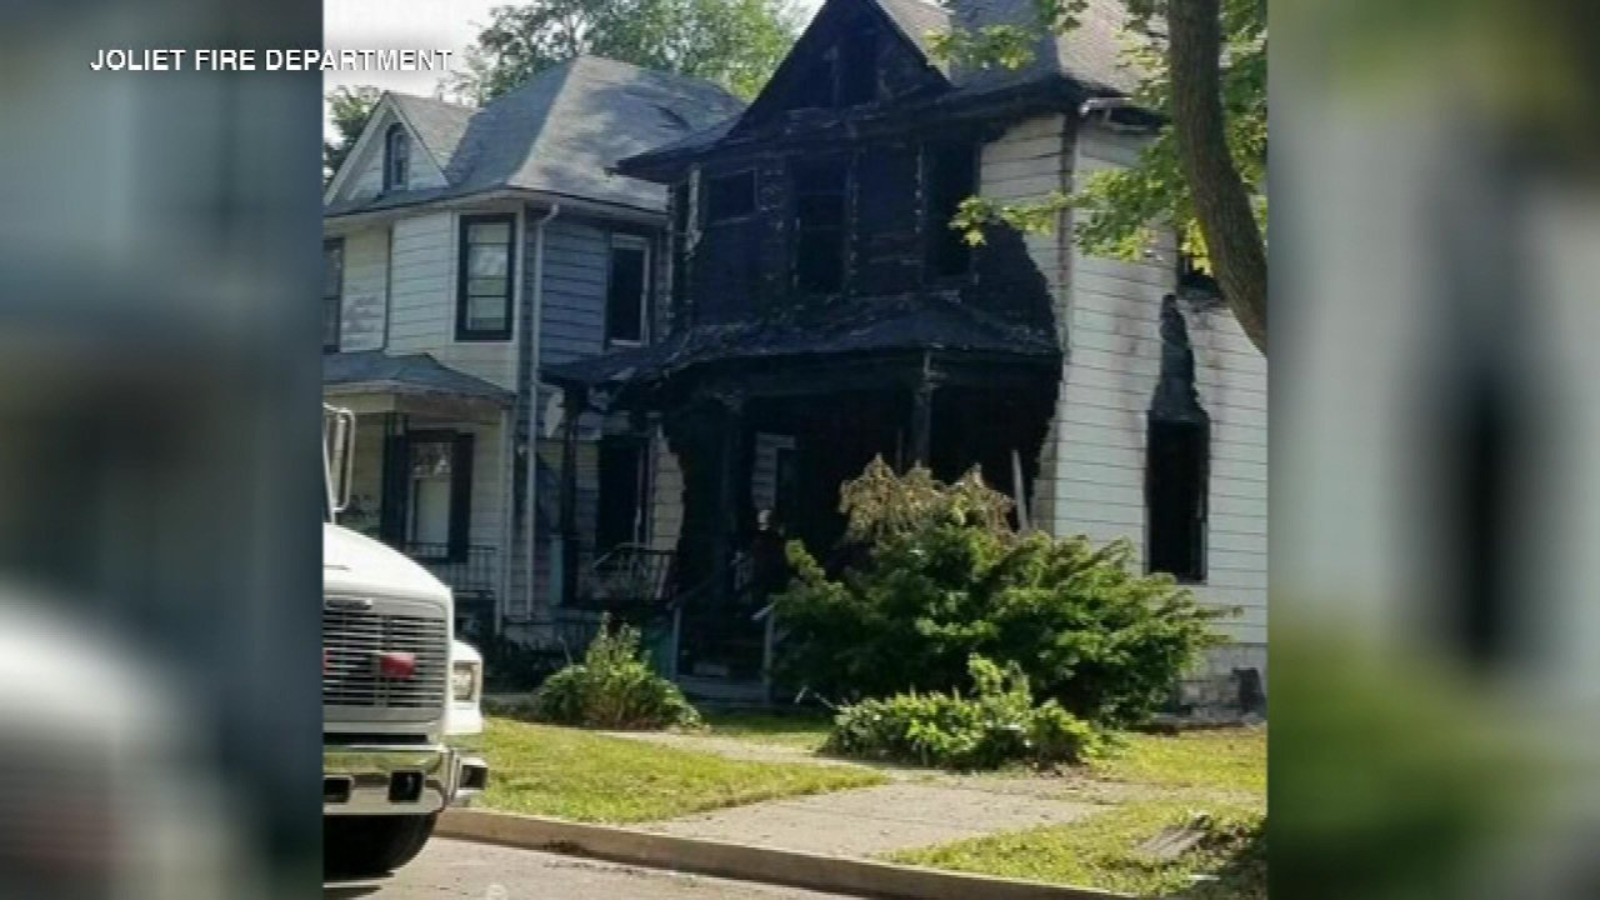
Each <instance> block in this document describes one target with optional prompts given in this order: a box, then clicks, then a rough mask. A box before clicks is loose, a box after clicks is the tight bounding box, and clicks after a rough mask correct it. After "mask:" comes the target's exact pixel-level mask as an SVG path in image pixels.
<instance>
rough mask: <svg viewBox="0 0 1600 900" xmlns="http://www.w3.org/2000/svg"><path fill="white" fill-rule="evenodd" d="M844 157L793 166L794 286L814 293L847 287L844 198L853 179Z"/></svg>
mask: <svg viewBox="0 0 1600 900" xmlns="http://www.w3.org/2000/svg"><path fill="white" fill-rule="evenodd" d="M849 176H850V169H849V166H848V165H847V164H846V163H845V161H843V160H830V161H826V162H811V163H800V164H797V165H796V166H795V168H794V197H795V234H796V241H795V264H794V273H795V287H797V288H799V289H800V290H801V291H804V292H807V293H813V294H832V293H837V292H839V291H840V290H841V289H843V287H844V253H845V205H846V203H845V201H846V196H847V187H848V185H849V181H850V177H849Z"/></svg>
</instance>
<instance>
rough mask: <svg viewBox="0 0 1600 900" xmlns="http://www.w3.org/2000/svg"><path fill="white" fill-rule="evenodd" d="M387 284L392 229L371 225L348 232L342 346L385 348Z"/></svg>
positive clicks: (347, 349)
mask: <svg viewBox="0 0 1600 900" xmlns="http://www.w3.org/2000/svg"><path fill="white" fill-rule="evenodd" d="M388 287H389V230H388V229H387V228H369V229H365V230H363V231H356V232H352V233H350V234H347V235H345V237H344V286H343V290H342V301H343V316H342V321H341V323H340V326H339V349H340V350H342V351H343V352H345V353H359V352H361V351H363V350H379V349H382V347H383V334H384V325H385V322H384V319H385V316H386V314H387V310H388V308H387V299H388V298H387V292H388Z"/></svg>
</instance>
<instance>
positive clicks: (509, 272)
mask: <svg viewBox="0 0 1600 900" xmlns="http://www.w3.org/2000/svg"><path fill="white" fill-rule="evenodd" d="M492 224H505V225H507V226H508V232H507V238H506V290H505V298H504V300H505V325H504V327H502V328H496V329H475V328H472V327H470V325H469V322H470V316H469V315H468V313H469V311H470V309H469V308H470V303H469V301H470V300H471V297H470V296H469V295H468V294H467V282H468V281H470V280H471V278H470V274H471V273H470V272H468V266H467V263H468V258H469V256H470V253H469V250H470V247H471V242H470V241H469V237H470V235H471V234H472V227H473V226H474V225H492ZM516 295H517V214H516V213H481V214H475V215H464V216H461V217H460V218H459V220H458V222H457V225H456V341H457V342H458V343H464V344H466V343H473V344H480V343H495V342H503V341H509V340H511V337H512V334H513V333H514V331H515V329H516V320H517V316H516V312H517V310H516ZM482 296H488V295H482Z"/></svg>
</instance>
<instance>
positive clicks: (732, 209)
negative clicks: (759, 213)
mask: <svg viewBox="0 0 1600 900" xmlns="http://www.w3.org/2000/svg"><path fill="white" fill-rule="evenodd" d="M755 211H756V173H755V170H753V169H752V170H750V171H746V172H738V173H736V174H733V175H723V176H720V177H716V178H712V179H710V180H709V181H707V182H706V224H708V225H715V224H717V223H718V222H726V221H728V220H729V219H741V218H744V217H745V216H748V215H750V214H751V213H753V212H755Z"/></svg>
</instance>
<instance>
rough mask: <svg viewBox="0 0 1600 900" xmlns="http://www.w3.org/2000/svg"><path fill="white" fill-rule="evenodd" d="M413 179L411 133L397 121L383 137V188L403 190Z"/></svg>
mask: <svg viewBox="0 0 1600 900" xmlns="http://www.w3.org/2000/svg"><path fill="white" fill-rule="evenodd" d="M410 179H411V135H409V134H407V133H406V127H405V126H404V125H401V124H400V123H399V122H396V123H395V124H393V125H390V126H389V130H388V132H386V133H385V134H384V138H383V189H384V190H386V191H403V190H405V189H406V186H407V183H408V182H409V181H410Z"/></svg>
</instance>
